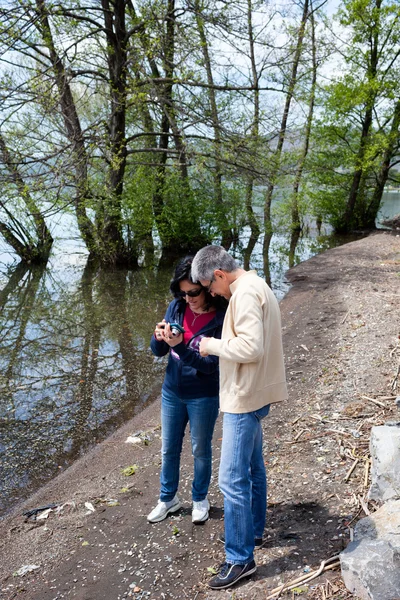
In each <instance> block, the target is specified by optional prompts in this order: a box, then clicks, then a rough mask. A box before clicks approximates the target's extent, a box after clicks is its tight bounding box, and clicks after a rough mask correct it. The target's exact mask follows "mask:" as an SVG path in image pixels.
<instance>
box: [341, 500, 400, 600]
mask: <svg viewBox="0 0 400 600" xmlns="http://www.w3.org/2000/svg"><path fill="white" fill-rule="evenodd" d="M340 563H341V569H342V577H343V581H344V583H345V585H346V587H347V589H348V590H349V591H350V592H351V593H353V594H355V596H357V598H360V599H361V600H397V599H398V598H400V500H390V501H388V502H387V503H386V504H384V505H383V506H382V507H381V508H379V509H378V510H377V511H376V512H375V513H373V514H372V515H370V516H369V517H366V518H365V519H361V520H360V521H359V522H358V523H357V525H356V527H355V529H354V540H353V541H352V542H350V543H349V545H348V546H347V548H346V549H345V550H344V551H343V552H342V553H341V554H340Z"/></svg>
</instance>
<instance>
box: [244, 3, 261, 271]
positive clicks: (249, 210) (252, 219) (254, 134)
mask: <svg viewBox="0 0 400 600" xmlns="http://www.w3.org/2000/svg"><path fill="white" fill-rule="evenodd" d="M252 15H253V6H252V0H247V34H248V37H249V45H250V63H251V85H252V88H253V89H254V96H253V98H254V110H253V123H252V128H251V144H252V146H254V145H255V144H257V141H258V139H259V129H260V91H259V89H258V88H259V75H258V73H257V66H256V58H255V49H254V33H253V20H252ZM253 187H254V177H253V176H252V175H249V176H248V177H247V181H246V200H245V202H246V205H245V206H246V217H247V223H248V226H249V227H250V230H251V234H250V239H249V244H248V246H247V249H246V252H245V260H246V262H247V264H249V263H250V256H251V252H252V250H253V249H254V246H255V244H256V241H257V239H258V237H259V235H260V227H259V225H258V223H257V219H256V216H255V214H254V210H253ZM245 268H246V267H245ZM247 268H248V267H247Z"/></svg>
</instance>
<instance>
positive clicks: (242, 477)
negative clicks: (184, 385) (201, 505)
mask: <svg viewBox="0 0 400 600" xmlns="http://www.w3.org/2000/svg"><path fill="white" fill-rule="evenodd" d="M269 406H270V405H269V404H267V405H266V406H264V407H263V408H260V409H259V410H256V411H254V412H249V413H241V414H234V413H224V419H223V436H222V449H221V463H220V467H219V487H220V488H221V491H222V493H223V495H224V510H225V553H226V562H228V563H231V564H239V565H244V564H246V563H248V562H249V561H251V560H253V551H254V538H261V537H262V536H263V533H264V527H265V520H266V511H267V477H266V472H265V465H264V459H263V455H262V445H263V443H262V427H261V419H262V418H263V417H265V416H267V414H268V412H269Z"/></svg>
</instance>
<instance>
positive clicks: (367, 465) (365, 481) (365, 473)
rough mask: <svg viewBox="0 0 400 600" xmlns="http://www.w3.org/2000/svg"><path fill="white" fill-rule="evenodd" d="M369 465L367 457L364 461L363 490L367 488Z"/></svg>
mask: <svg viewBox="0 0 400 600" xmlns="http://www.w3.org/2000/svg"><path fill="white" fill-rule="evenodd" d="M369 465H370V461H369V458H368V457H367V458H366V459H365V471H364V487H365V488H366V487H368V475H369ZM363 508H364V507H363Z"/></svg>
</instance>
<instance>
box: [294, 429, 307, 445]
mask: <svg viewBox="0 0 400 600" xmlns="http://www.w3.org/2000/svg"><path fill="white" fill-rule="evenodd" d="M305 431H307V429H301V430H300V431H299V433H298V434H297V435H296V437H295V438H294V441H295V442H297V440H298V439H299V437H300V436H301V435H302V434H303V433H304V432H305Z"/></svg>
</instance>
